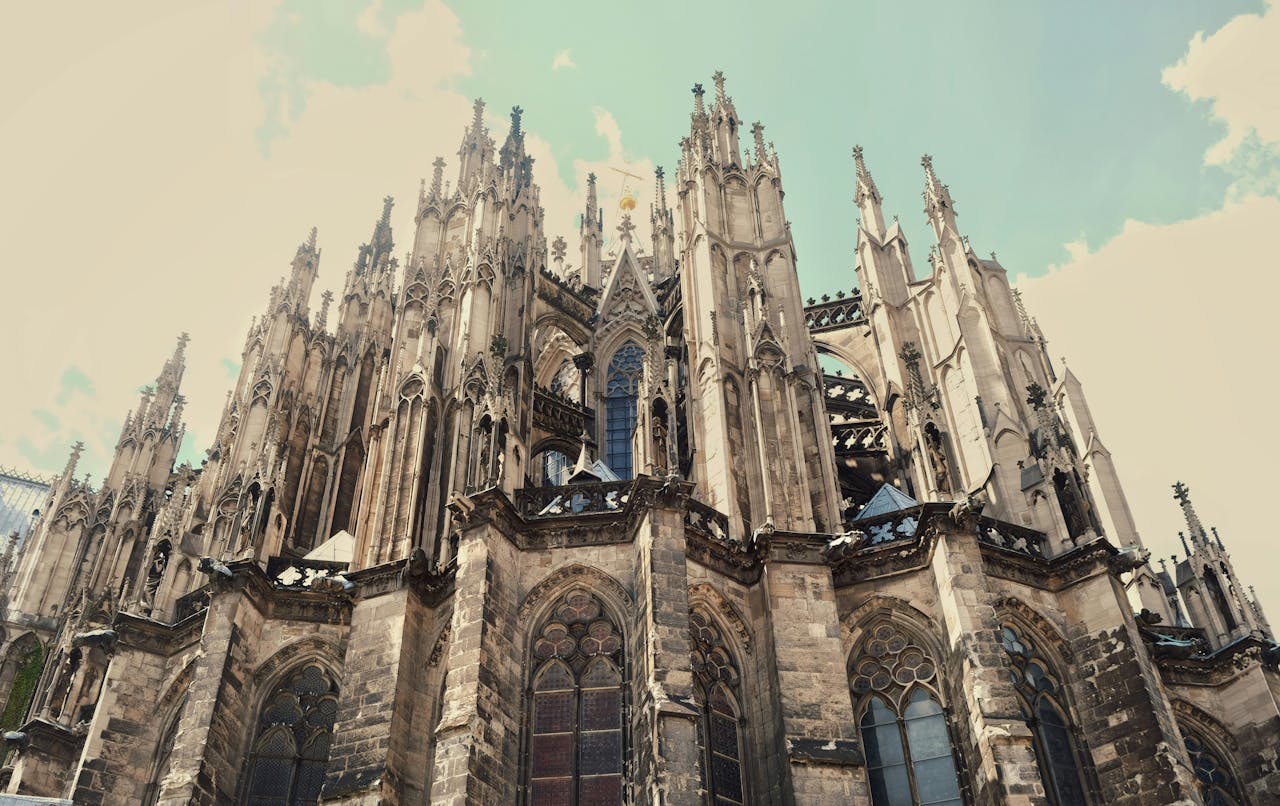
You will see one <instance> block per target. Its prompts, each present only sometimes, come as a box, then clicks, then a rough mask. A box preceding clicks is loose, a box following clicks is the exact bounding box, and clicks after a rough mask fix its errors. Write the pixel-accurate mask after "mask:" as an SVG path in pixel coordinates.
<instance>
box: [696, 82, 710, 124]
mask: <svg viewBox="0 0 1280 806" xmlns="http://www.w3.org/2000/svg"><path fill="white" fill-rule="evenodd" d="M703 94H704V90H703V89H702V85H701V84H694V85H693V114H695V115H697V116H698V117H703V116H704V115H706V114H707V108H706V107H705V106H704V105H703V103H702V96H703Z"/></svg>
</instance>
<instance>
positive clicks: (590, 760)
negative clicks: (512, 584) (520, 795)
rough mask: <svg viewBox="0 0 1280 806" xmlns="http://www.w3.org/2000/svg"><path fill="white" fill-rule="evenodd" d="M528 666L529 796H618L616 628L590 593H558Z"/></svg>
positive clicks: (538, 799)
mask: <svg viewBox="0 0 1280 806" xmlns="http://www.w3.org/2000/svg"><path fill="white" fill-rule="evenodd" d="M530 667H531V668H530V714H529V726H530V728H529V737H530V747H529V762H528V763H529V770H528V781H529V803H530V804H532V805H533V806H541V804H546V805H547V806H551V804H557V806H560V805H562V804H569V806H588V804H590V806H608V804H620V803H622V751H623V736H622V726H623V724H624V720H623V699H622V697H623V690H622V682H623V672H622V634H621V631H620V630H619V629H618V627H617V625H616V624H614V623H613V621H612V620H611V619H610V618H609V616H608V614H606V613H605V610H604V607H603V606H602V605H601V604H600V601H599V600H598V599H596V597H595V596H593V595H592V594H590V593H588V592H587V591H585V590H583V589H580V588H575V589H573V590H571V591H569V592H568V593H566V594H565V595H564V596H563V597H562V598H561V599H560V601H559V602H558V603H557V604H556V606H555V607H554V608H553V609H552V612H551V614H550V616H549V617H548V618H547V620H546V622H545V623H544V624H543V626H542V628H541V629H540V630H539V631H538V632H537V633H536V637H535V638H534V640H533V647H532V659H531V664H530Z"/></svg>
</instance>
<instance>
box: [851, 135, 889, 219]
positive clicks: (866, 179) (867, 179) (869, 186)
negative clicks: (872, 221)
mask: <svg viewBox="0 0 1280 806" xmlns="http://www.w3.org/2000/svg"><path fill="white" fill-rule="evenodd" d="M853 167H854V170H855V171H856V172H857V177H858V189H857V191H855V193H854V196H853V200H854V202H856V203H857V204H859V205H861V204H862V201H863V199H866V198H870V199H872V200H874V201H876V202H880V201H883V199H881V197H880V191H879V190H878V189H877V188H876V180H874V179H872V178H871V171H869V170H867V163H866V161H865V160H864V159H863V158H862V146H854V147H853Z"/></svg>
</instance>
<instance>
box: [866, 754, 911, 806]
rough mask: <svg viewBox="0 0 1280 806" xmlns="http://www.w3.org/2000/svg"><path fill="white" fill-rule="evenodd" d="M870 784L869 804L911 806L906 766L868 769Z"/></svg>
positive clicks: (909, 784)
mask: <svg viewBox="0 0 1280 806" xmlns="http://www.w3.org/2000/svg"><path fill="white" fill-rule="evenodd" d="M867 778H868V780H869V782H870V783H871V802H872V803H874V804H875V806H912V805H913V802H914V801H913V800H912V798H911V783H910V782H909V781H908V780H907V765H905V764H899V765H897V766H894V767H880V768H878V769H868V770H867Z"/></svg>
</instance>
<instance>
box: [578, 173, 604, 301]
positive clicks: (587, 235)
mask: <svg viewBox="0 0 1280 806" xmlns="http://www.w3.org/2000/svg"><path fill="white" fill-rule="evenodd" d="M580 231H581V235H582V282H583V283H585V284H586V285H589V286H591V287H592V288H599V287H600V247H601V246H602V244H603V243H604V237H603V233H604V214H603V213H602V212H601V211H600V200H599V198H598V197H597V195H596V175H595V174H593V173H592V174H587V206H586V209H585V210H584V211H583V213H582V225H581V228H580Z"/></svg>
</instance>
